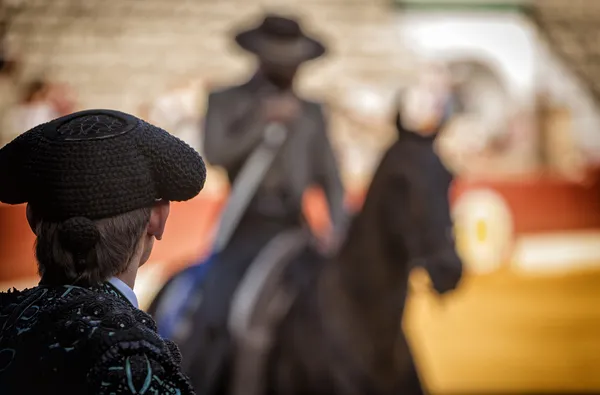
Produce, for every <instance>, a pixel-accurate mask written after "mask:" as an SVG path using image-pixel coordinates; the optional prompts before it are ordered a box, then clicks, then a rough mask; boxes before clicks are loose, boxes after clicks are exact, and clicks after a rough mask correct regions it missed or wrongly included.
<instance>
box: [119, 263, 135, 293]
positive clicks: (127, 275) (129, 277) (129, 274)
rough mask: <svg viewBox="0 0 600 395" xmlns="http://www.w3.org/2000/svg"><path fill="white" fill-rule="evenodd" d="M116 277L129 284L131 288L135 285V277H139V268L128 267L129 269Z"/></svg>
mask: <svg viewBox="0 0 600 395" xmlns="http://www.w3.org/2000/svg"><path fill="white" fill-rule="evenodd" d="M132 266H133V265H132ZM115 277H116V278H118V279H119V280H121V281H123V282H124V283H125V284H127V286H128V287H129V288H131V289H133V287H134V286H135V278H136V277H137V268H136V269H135V271H133V270H129V269H127V271H125V272H123V273H121V274H119V275H117V276H115Z"/></svg>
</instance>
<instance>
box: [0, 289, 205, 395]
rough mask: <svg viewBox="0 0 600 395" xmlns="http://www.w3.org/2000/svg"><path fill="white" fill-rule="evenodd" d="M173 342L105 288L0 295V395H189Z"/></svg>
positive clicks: (114, 290) (139, 313)
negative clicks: (160, 334)
mask: <svg viewBox="0 0 600 395" xmlns="http://www.w3.org/2000/svg"><path fill="white" fill-rule="evenodd" d="M180 362H181V354H180V353H179V350H178V349H177V346H175V344H174V343H172V342H170V341H166V340H163V339H162V338H161V337H160V336H159V335H158V334H157V333H156V325H155V323H154V321H153V320H152V318H150V316H149V315H147V314H146V313H144V312H142V311H141V310H138V309H137V308H135V307H134V306H132V305H131V304H130V303H129V301H127V300H126V298H125V297H124V296H123V295H121V294H120V293H119V292H118V291H117V290H116V289H115V288H114V287H112V286H111V285H110V284H106V285H103V286H101V287H97V288H83V287H78V286H55V287H46V286H38V287H35V288H32V289H28V290H25V291H22V292H19V291H15V290H13V291H11V292H8V293H0V393H1V394H2V395H13V394H14V395H16V394H19V395H23V394H32V395H33V394H42V393H43V394H50V393H56V394H106V395H109V394H181V395H185V394H193V393H194V392H193V390H192V387H191V386H190V384H189V381H188V379H187V377H185V376H184V375H183V374H182V373H181V372H180V369H179V364H180Z"/></svg>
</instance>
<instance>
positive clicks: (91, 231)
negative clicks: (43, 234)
mask: <svg viewBox="0 0 600 395" xmlns="http://www.w3.org/2000/svg"><path fill="white" fill-rule="evenodd" d="M58 237H59V240H60V243H61V244H62V245H63V247H64V248H65V249H67V250H69V251H71V252H72V253H74V254H85V253H87V252H89V251H90V250H91V249H92V248H94V247H95V246H96V244H97V243H98V241H99V240H100V232H99V231H98V228H97V227H96V224H94V222H92V220H90V219H89V218H85V217H73V218H69V219H68V220H66V221H64V222H62V223H61V224H60V225H59V227H58Z"/></svg>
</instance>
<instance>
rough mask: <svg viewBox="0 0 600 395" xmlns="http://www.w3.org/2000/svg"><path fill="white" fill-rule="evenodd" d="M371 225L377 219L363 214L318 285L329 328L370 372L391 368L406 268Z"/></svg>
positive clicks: (404, 294) (402, 301) (384, 238)
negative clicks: (380, 367) (385, 366)
mask: <svg viewBox="0 0 600 395" xmlns="http://www.w3.org/2000/svg"><path fill="white" fill-rule="evenodd" d="M373 221H376V217H375V218H374V216H370V215H369V214H368V213H365V212H363V213H361V214H359V216H358V217H357V218H356V219H355V221H354V223H353V225H352V228H351V229H350V232H349V234H348V239H347V241H346V243H345V244H344V246H343V247H342V249H341V250H340V253H339V255H338V257H337V258H336V259H335V260H334V261H333V262H332V264H331V265H327V267H326V268H325V270H324V271H323V273H322V276H321V277H322V278H321V282H320V284H319V288H320V289H319V297H320V299H321V300H320V306H321V308H322V309H323V314H324V319H325V320H326V321H328V322H327V326H328V327H329V329H330V330H332V331H335V332H336V333H338V334H341V336H343V337H344V338H345V339H344V340H343V341H345V342H346V343H347V345H348V346H349V347H351V348H352V349H353V350H354V351H355V352H356V351H358V352H359V353H361V354H362V355H361V356H360V360H362V361H366V363H367V364H371V366H369V367H366V368H369V369H370V368H373V365H374V364H375V365H379V364H381V363H389V364H392V361H393V354H394V352H393V350H394V347H395V345H396V342H397V340H398V337H399V336H400V335H401V315H402V312H403V306H404V299H405V296H406V277H407V274H406V273H404V271H406V270H405V269H404V268H403V267H402V266H403V265H402V264H401V263H402V262H398V263H397V262H394V258H397V257H393V252H392V251H391V250H390V247H389V246H388V245H386V244H389V243H387V241H386V237H385V235H384V234H383V232H385V228H384V227H382V226H381V225H380V224H376V223H374V222H373ZM384 361H385V362H384ZM390 368H391V367H390Z"/></svg>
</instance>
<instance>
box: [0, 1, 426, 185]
mask: <svg viewBox="0 0 600 395" xmlns="http://www.w3.org/2000/svg"><path fill="white" fill-rule="evenodd" d="M24 4H25V8H24V9H23V11H22V12H21V13H20V14H19V15H18V17H17V18H15V20H14V21H13V23H12V28H11V30H10V33H9V36H8V38H9V43H10V47H11V48H13V49H14V50H16V51H17V52H19V53H20V55H21V57H22V59H23V61H24V62H25V74H26V75H29V76H36V75H39V74H46V75H48V76H49V77H50V78H51V79H53V80H58V81H64V82H68V83H69V84H70V85H71V86H72V87H73V88H74V89H75V90H76V91H77V94H78V97H79V100H80V106H81V107H82V108H91V107H96V108H116V109H120V110H123V111H126V112H132V113H134V114H137V115H140V116H143V117H146V118H150V120H151V121H153V122H156V123H158V124H159V125H161V126H163V127H165V128H167V130H169V131H173V128H174V127H172V126H171V125H170V124H169V123H168V122H165V123H164V124H161V122H162V120H158V119H157V120H153V119H152V116H151V115H152V108H153V106H154V107H155V106H156V103H157V101H161V100H162V101H163V102H165V103H166V102H169V101H170V102H171V103H170V104H166V105H167V107H169V105H170V106H171V107H170V109H168V110H167V112H169V113H170V114H167V115H169V116H170V117H171V118H173V114H174V113H175V112H177V111H183V112H186V111H187V112H188V115H189V116H187V115H186V116H187V118H186V119H187V122H188V125H187V126H186V127H184V128H183V129H186V130H185V131H183V132H181V134H183V136H182V138H184V139H186V140H187V141H189V142H190V143H191V144H192V145H194V146H196V147H199V140H200V139H198V138H197V137H198V136H199V133H196V132H194V130H195V129H194V128H193V125H191V124H193V123H194V122H195V123H196V124H197V123H198V122H199V119H198V118H199V117H200V116H201V115H200V114H202V113H203V108H202V107H203V103H202V102H203V98H205V97H206V91H207V90H208V89H209V87H211V86H214V85H220V84H225V83H231V82H234V81H236V80H240V79H243V78H246V76H247V75H248V74H249V73H250V72H251V67H252V64H253V63H252V58H251V57H250V56H248V55H247V54H245V53H243V52H242V51H241V50H239V49H238V48H237V47H236V46H235V44H233V40H232V38H231V36H232V30H231V29H232V28H234V27H239V26H240V24H242V25H243V24H244V23H249V24H252V23H253V19H256V18H258V17H259V16H260V14H261V11H262V10H278V11H282V12H284V13H294V14H296V15H298V16H300V18H301V19H302V21H303V23H304V25H305V28H306V30H308V31H309V32H310V33H312V34H315V35H317V36H318V37H320V38H321V39H322V40H323V41H325V43H326V45H327V47H328V49H329V53H328V56H327V57H325V58H323V59H320V60H317V61H315V62H311V63H310V64H308V65H307V66H305V67H304V68H303V69H302V70H301V75H300V83H299V88H300V89H301V91H303V92H304V93H305V94H307V95H309V96H312V97H316V98H318V99H321V100H324V101H326V102H328V103H329V104H331V106H332V108H333V109H334V111H332V113H331V114H330V115H331V116H330V118H331V121H332V122H331V129H332V132H333V134H334V136H335V137H334V140H335V141H334V144H335V145H336V147H338V152H342V151H343V152H346V153H348V154H347V155H346V157H345V158H341V160H342V161H344V162H346V163H350V164H352V165H353V166H354V169H353V170H351V173H353V174H350V175H346V176H347V177H350V178H353V179H357V180H359V181H366V180H367V179H368V177H369V174H370V171H371V170H372V168H373V166H374V165H375V164H376V163H377V158H378V155H379V153H380V152H381V149H382V147H383V146H384V145H385V144H386V142H387V141H389V139H388V138H386V137H385V136H387V137H389V136H391V134H390V131H389V129H388V128H387V127H386V126H383V127H381V126H380V125H381V124H382V123H385V120H387V119H389V104H390V103H391V98H392V97H393V95H394V93H395V91H396V89H397V88H398V86H400V85H402V84H403V82H404V81H405V80H406V78H407V77H408V76H410V75H411V73H412V72H413V71H414V70H415V67H414V64H415V61H416V59H414V56H413V55H411V53H410V52H409V51H408V50H407V49H406V47H405V46H404V45H403V44H402V42H401V40H400V31H399V29H398V21H397V19H396V18H395V13H394V10H393V9H392V8H391V7H392V2H389V1H387V0H305V1H302V2H298V1H293V0H272V1H250V0H212V1H206V0H86V1H81V0H26V3H24ZM193 91H196V92H195V93H194V92H193ZM186 95H187V96H188V97H191V96H195V97H194V99H193V100H191V101H190V100H188V99H185V98H184V96H186ZM186 100H187V104H184V105H181V103H183V102H185V101H186ZM185 106H187V107H190V106H191V107H192V108H187V109H185V110H183V108H184V107H185ZM173 108H175V109H174V110H172V109H173ZM348 111H350V112H351V114H349V113H348ZM163 115H165V114H163ZM182 117H185V116H184V115H175V116H174V118H176V120H177V122H179V121H180V118H182ZM159 118H160V117H159ZM374 125H375V126H374ZM175 134H178V133H177V132H175ZM382 134H383V135H385V136H382ZM344 146H345V147H344ZM199 148H200V149H201V147H199ZM218 179H219V177H211V180H214V181H215V182H217V181H216V180H218Z"/></svg>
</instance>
